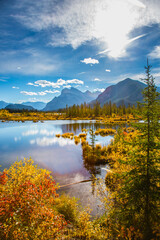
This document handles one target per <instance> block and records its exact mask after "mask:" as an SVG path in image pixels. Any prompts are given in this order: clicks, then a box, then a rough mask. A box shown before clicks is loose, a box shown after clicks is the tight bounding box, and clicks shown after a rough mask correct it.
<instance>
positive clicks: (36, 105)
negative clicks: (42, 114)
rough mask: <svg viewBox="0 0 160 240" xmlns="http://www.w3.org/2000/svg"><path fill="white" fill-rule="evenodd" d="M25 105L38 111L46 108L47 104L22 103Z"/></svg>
mask: <svg viewBox="0 0 160 240" xmlns="http://www.w3.org/2000/svg"><path fill="white" fill-rule="evenodd" d="M22 104H23V105H26V106H31V107H33V108H35V109H37V110H42V109H43V108H44V107H45V106H46V103H45V102H22Z"/></svg>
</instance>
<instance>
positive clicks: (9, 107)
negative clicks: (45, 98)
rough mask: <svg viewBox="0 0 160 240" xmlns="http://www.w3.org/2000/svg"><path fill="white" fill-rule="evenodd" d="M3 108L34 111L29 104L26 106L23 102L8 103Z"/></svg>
mask: <svg viewBox="0 0 160 240" xmlns="http://www.w3.org/2000/svg"><path fill="white" fill-rule="evenodd" d="M5 109H9V110H23V109H24V110H29V111H31V110H32V111H34V110H35V109H34V108H33V107H31V106H26V105H23V104H9V105H7V106H6V107H5Z"/></svg>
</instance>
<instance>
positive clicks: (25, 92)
mask: <svg viewBox="0 0 160 240" xmlns="http://www.w3.org/2000/svg"><path fill="white" fill-rule="evenodd" d="M20 93H22V94H24V95H29V96H34V95H38V94H37V93H36V92H27V91H21V92H20Z"/></svg>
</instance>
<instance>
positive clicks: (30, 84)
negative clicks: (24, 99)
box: [27, 82, 38, 87]
mask: <svg viewBox="0 0 160 240" xmlns="http://www.w3.org/2000/svg"><path fill="white" fill-rule="evenodd" d="M27 85H29V86H35V87H38V85H36V84H34V83H31V82H29V83H27Z"/></svg>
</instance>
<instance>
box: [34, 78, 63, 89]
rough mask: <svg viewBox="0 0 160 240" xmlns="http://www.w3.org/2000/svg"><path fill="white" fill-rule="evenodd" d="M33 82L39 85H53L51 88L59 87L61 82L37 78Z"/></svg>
mask: <svg viewBox="0 0 160 240" xmlns="http://www.w3.org/2000/svg"><path fill="white" fill-rule="evenodd" d="M35 84H36V85H38V86H41V87H53V88H60V86H61V85H62V82H60V83H58V82H57V83H54V82H50V81H47V80H37V81H35Z"/></svg>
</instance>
